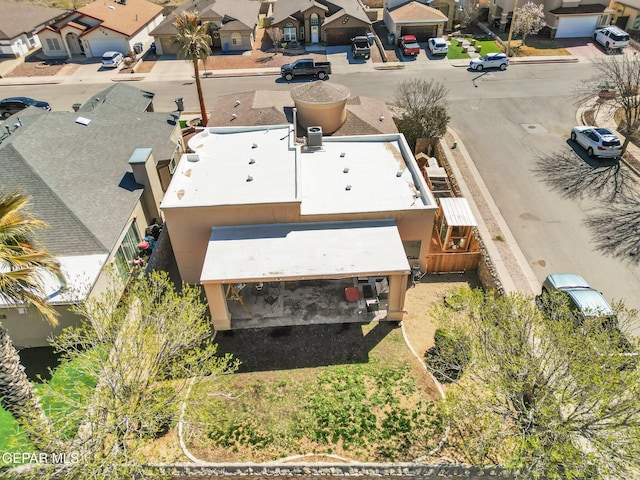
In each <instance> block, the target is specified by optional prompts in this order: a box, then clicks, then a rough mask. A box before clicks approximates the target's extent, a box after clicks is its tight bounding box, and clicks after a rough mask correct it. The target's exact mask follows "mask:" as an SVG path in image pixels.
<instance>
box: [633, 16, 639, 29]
mask: <svg viewBox="0 0 640 480" xmlns="http://www.w3.org/2000/svg"><path fill="white" fill-rule="evenodd" d="M633 29H634V30H639V29H640V15H638V16H637V17H636V19H635V20H634V21H633Z"/></svg>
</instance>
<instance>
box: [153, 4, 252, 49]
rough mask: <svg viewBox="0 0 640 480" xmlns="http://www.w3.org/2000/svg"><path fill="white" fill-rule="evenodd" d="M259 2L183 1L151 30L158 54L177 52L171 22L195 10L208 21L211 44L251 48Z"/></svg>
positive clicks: (220, 46)
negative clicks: (186, 12) (183, 13)
mask: <svg viewBox="0 0 640 480" xmlns="http://www.w3.org/2000/svg"><path fill="white" fill-rule="evenodd" d="M260 6H261V2H259V1H256V0H193V1H190V2H186V3H183V4H182V5H180V6H179V7H178V8H176V9H175V10H174V11H173V12H171V14H169V15H167V18H165V19H164V20H163V21H162V23H161V24H160V25H158V26H157V27H156V28H154V29H153V30H152V31H151V35H152V36H153V38H154V40H155V42H156V51H157V53H158V54H160V55H167V54H176V53H177V48H176V46H175V44H174V43H173V38H174V36H175V35H176V29H175V27H174V26H173V23H174V22H175V20H176V16H177V15H179V14H181V13H182V12H185V11H189V12H198V15H199V17H200V19H201V20H202V21H203V22H209V36H210V37H211V42H210V43H211V46H212V47H214V48H220V49H222V51H223V52H227V51H229V52H231V51H245V50H251V49H252V48H253V42H254V40H255V35H256V29H257V27H258V14H259V12H260Z"/></svg>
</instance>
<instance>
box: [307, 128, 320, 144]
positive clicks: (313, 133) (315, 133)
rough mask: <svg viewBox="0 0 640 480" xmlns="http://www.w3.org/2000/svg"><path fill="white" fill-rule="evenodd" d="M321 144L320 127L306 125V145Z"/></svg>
mask: <svg viewBox="0 0 640 480" xmlns="http://www.w3.org/2000/svg"><path fill="white" fill-rule="evenodd" d="M321 146H322V127H307V147H317V148H319V147H321Z"/></svg>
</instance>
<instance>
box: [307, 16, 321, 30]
mask: <svg viewBox="0 0 640 480" xmlns="http://www.w3.org/2000/svg"><path fill="white" fill-rule="evenodd" d="M309 24H310V25H311V26H312V27H316V26H318V25H319V24H320V17H318V14H317V13H312V14H311V16H310V17H309Z"/></svg>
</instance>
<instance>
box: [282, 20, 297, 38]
mask: <svg viewBox="0 0 640 480" xmlns="http://www.w3.org/2000/svg"><path fill="white" fill-rule="evenodd" d="M295 39H296V27H295V26H294V25H293V23H291V22H287V23H286V24H285V25H284V41H285V42H292V41H293V40H295Z"/></svg>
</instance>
